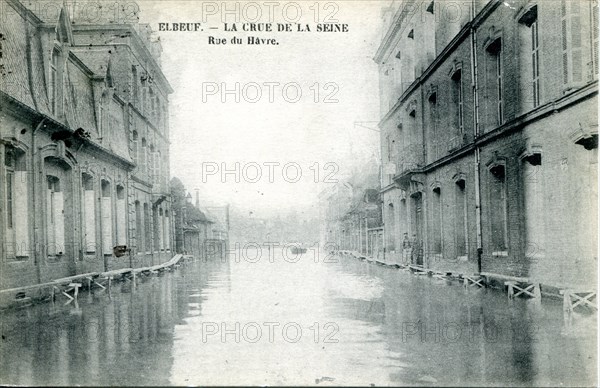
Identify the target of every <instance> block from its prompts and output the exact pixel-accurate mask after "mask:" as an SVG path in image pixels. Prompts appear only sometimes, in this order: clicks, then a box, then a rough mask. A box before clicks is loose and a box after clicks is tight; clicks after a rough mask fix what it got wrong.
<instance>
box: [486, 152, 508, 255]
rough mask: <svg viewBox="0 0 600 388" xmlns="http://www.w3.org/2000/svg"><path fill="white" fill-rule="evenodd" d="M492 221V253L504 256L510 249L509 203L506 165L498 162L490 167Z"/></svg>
mask: <svg viewBox="0 0 600 388" xmlns="http://www.w3.org/2000/svg"><path fill="white" fill-rule="evenodd" d="M489 171H490V174H489V178H490V185H489V198H490V204H489V209H490V221H491V228H492V230H491V238H492V254H495V255H496V256H504V255H506V253H507V251H508V205H507V191H506V167H505V166H504V165H503V164H496V165H493V166H492V167H490V170H489Z"/></svg>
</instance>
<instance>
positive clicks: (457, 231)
mask: <svg viewBox="0 0 600 388" xmlns="http://www.w3.org/2000/svg"><path fill="white" fill-rule="evenodd" d="M454 190H455V191H454V193H455V205H454V206H455V207H454V209H455V213H454V239H455V244H456V256H458V257H464V256H467V255H468V251H467V236H468V234H467V194H466V182H465V180H464V179H462V178H459V179H458V180H457V181H456V184H455V187H454Z"/></svg>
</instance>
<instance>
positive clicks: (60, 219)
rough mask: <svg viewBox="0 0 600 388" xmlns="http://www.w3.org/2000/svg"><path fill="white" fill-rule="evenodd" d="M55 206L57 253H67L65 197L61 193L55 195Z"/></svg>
mask: <svg viewBox="0 0 600 388" xmlns="http://www.w3.org/2000/svg"><path fill="white" fill-rule="evenodd" d="M53 194H54V195H53V198H52V199H53V201H54V203H53V205H54V230H55V236H56V237H55V244H56V253H59V254H64V253H65V212H64V207H65V202H64V196H63V193H62V192H61V191H57V192H54V193H53Z"/></svg>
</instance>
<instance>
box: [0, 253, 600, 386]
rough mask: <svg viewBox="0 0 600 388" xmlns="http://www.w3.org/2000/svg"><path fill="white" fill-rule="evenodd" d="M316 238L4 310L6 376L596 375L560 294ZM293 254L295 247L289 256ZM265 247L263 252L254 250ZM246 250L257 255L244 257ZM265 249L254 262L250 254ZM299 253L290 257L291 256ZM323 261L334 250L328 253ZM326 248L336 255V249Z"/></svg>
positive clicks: (543, 381) (391, 380)
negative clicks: (480, 281)
mask: <svg viewBox="0 0 600 388" xmlns="http://www.w3.org/2000/svg"><path fill="white" fill-rule="evenodd" d="M315 254H316V253H315V252H313V251H310V250H309V251H308V253H306V254H304V255H302V256H301V257H299V258H295V257H292V258H291V259H290V258H288V260H285V259H284V257H282V255H281V252H275V254H274V256H273V257H271V258H269V257H268V255H267V254H266V252H263V254H262V255H261V256H260V257H257V255H250V256H244V257H240V256H239V255H238V257H233V256H232V257H230V260H229V261H227V262H222V261H216V262H195V263H191V264H188V265H187V266H183V267H180V268H179V269H177V270H175V271H173V272H171V273H166V274H164V275H161V276H154V277H149V278H144V279H138V282H137V285H136V287H132V284H131V283H130V282H126V283H118V284H117V285H116V286H114V287H113V289H112V292H111V293H110V294H108V293H107V292H105V291H102V292H100V291H97V290H94V291H93V292H91V293H90V292H88V291H83V292H82V294H81V295H80V297H79V301H78V305H77V306H76V305H74V304H73V303H71V304H69V305H63V303H64V302H65V299H64V298H59V299H58V300H57V302H56V303H55V304H52V303H45V304H40V305H36V306H33V307H29V308H23V309H20V310H14V311H8V312H3V313H2V315H1V325H2V326H1V329H2V347H1V348H0V375H1V376H2V381H3V383H4V384H34V385H68V384H82V385H113V384H119V385H165V384H171V385H216V384H219V385H227V384H231V385H242V384H244V385H276V384H277V385H371V384H374V385H436V384H439V385H481V384H491V385H521V386H531V385H553V386H554V385H559V384H565V385H591V384H594V382H595V381H596V378H597V376H596V369H595V364H596V347H595V344H596V337H595V329H594V327H595V325H596V321H595V318H594V316H593V315H591V314H590V315H585V314H583V315H582V314H576V315H575V316H574V318H573V321H572V323H571V325H568V324H567V323H565V322H564V320H563V312H562V305H561V302H560V301H552V300H548V299H544V301H543V302H542V303H541V304H540V302H539V301H537V302H536V301H535V300H526V299H516V300H514V301H509V300H508V299H507V297H506V294H505V293H502V292H500V291H498V290H490V289H475V288H469V289H465V288H464V287H463V286H462V284H459V283H458V282H451V281H447V280H440V279H436V278H431V277H428V276H416V275H412V274H410V273H408V272H405V271H402V270H398V269H391V268H386V267H380V266H377V265H374V264H369V263H365V262H360V261H355V260H353V259H348V258H344V259H341V258H340V259H337V260H339V262H335V261H336V259H332V258H331V257H326V255H324V254H321V255H320V257H315ZM289 257H291V256H289ZM255 258H256V259H255ZM249 259H250V260H249ZM251 261H256V262H251ZM290 261H295V262H290ZM324 261H327V262H324ZM329 261H331V262H329Z"/></svg>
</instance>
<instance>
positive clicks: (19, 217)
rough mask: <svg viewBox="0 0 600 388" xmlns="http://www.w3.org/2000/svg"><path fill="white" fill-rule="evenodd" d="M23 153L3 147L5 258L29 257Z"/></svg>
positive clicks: (26, 178) (26, 181)
mask: <svg viewBox="0 0 600 388" xmlns="http://www.w3.org/2000/svg"><path fill="white" fill-rule="evenodd" d="M26 167H27V166H26V163H25V152H23V151H21V150H20V149H18V148H15V147H12V146H9V145H7V146H5V154H4V171H5V177H6V186H5V190H6V191H5V195H6V220H5V225H6V228H5V229H6V233H5V235H6V253H7V258H11V259H25V258H27V257H28V256H29V251H30V249H29V215H28V213H29V206H28V194H29V190H28V173H27V168H26Z"/></svg>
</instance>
